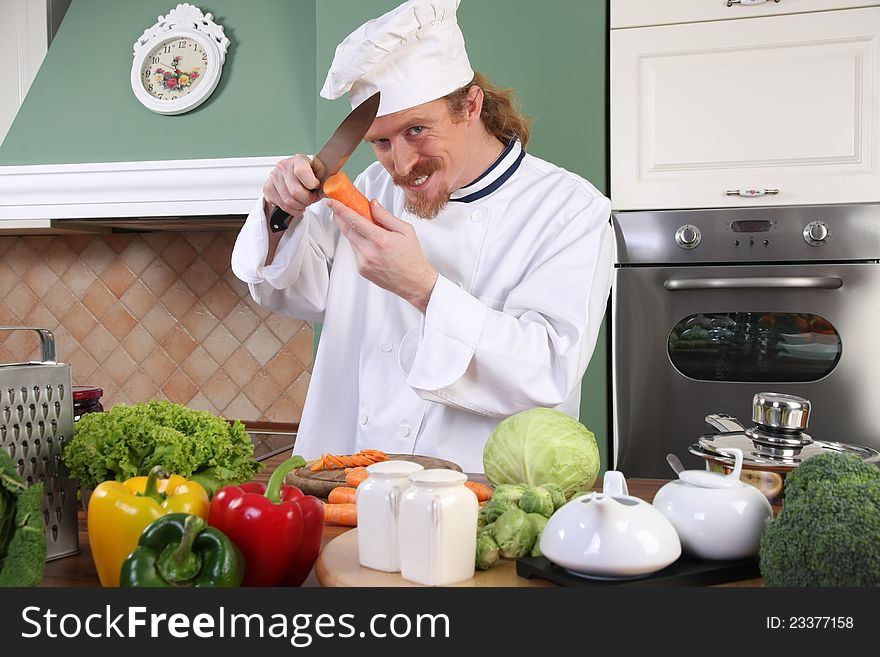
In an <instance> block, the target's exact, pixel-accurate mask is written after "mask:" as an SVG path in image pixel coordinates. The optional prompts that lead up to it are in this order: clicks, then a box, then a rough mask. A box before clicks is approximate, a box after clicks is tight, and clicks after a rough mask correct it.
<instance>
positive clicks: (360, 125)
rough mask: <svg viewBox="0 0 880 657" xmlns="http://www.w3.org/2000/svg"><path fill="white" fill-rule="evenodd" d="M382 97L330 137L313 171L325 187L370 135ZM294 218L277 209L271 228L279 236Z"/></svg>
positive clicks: (351, 115) (354, 114) (370, 101)
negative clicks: (365, 136)
mask: <svg viewBox="0 0 880 657" xmlns="http://www.w3.org/2000/svg"><path fill="white" fill-rule="evenodd" d="M379 97H380V92H378V91H377V92H376V93H374V94H373V95H372V96H370V97H369V98H367V99H366V100H365V101H364V102H362V103H361V104H360V105H358V106H357V107H355V108H354V109H353V110H352V111H351V112H349V114H348V116H346V117H345V118H344V119H343V120H342V123H340V124H339V127H338V128H336V130H334V131H333V134H332V135H330V139H328V140H327V143H326V144H324V146H323V147H322V148H321V150H320V151H318V154H317V155H315V157H314V158H313V159H312V171H314V172H315V177H316V178H317V179H318V181H319V182H320V184H321V185H323V184H324V181H325V180H327V178H329V177H330V176H332V175H333V174H334V173H339V170H340V169H342V167H343V166H344V165H345V163H346V162H347V161H348V158H349V157H351V154H352V153H353V152H354V150H355V149H356V148H357V145H358V144H359V143H360V142H361V139H363V138H364V135H365V134H367V130H369V129H370V126H371V125H372V124H373V119H375V118H376V113H377V112H378V111H379ZM320 188H321V187H320V186H319V187H317V188H316V189H314V190H312V191H317V190H318V189H320ZM290 219H291V217H290V215H289V214H287V212H285V211H284V210H282V209H281V208H275V210H273V211H272V216H271V217H270V218H269V227H270V228H271V229H272V232H273V233H279V232H281V231H282V230H286V229H287V227H288V226H289V225H290Z"/></svg>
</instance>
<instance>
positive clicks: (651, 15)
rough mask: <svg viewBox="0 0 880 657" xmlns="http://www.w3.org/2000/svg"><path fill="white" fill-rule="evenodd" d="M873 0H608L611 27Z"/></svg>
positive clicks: (829, 7)
mask: <svg viewBox="0 0 880 657" xmlns="http://www.w3.org/2000/svg"><path fill="white" fill-rule="evenodd" d="M878 4H880V2H878V1H877V0H775V1H774V0H766V2H762V1H761V0H758V1H757V2H756V1H755V0H730V2H729V3H728V0H663V2H645V0H611V16H610V20H611V29H612V30H614V29H617V28H621V27H645V26H648V25H672V24H674V23H694V22H697V21H724V20H736V19H739V18H755V17H758V16H775V15H779V14H800V13H803V12H807V11H829V10H834V9H851V8H853V7H870V6H872V5H875V6H876V5H878Z"/></svg>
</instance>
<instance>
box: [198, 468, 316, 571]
mask: <svg viewBox="0 0 880 657" xmlns="http://www.w3.org/2000/svg"><path fill="white" fill-rule="evenodd" d="M305 464H306V462H305V460H304V459H303V458H302V457H301V456H294V457H292V458H289V459H287V460H286V461H284V463H282V464H281V465H279V466H278V467H277V468H276V469H275V471H274V472H273V473H272V476H271V477H270V479H269V485H268V487H266V486H263V484H260V483H257V482H249V483H246V484H241V485H239V486H225V487H223V488H221V489H220V490H219V491H217V493H216V494H215V495H214V498H213V499H212V500H211V508H210V510H209V512H208V524H209V525H211V526H212V527H216V528H217V529H219V530H220V531H221V532H223V533H224V534H226V535H227V536H228V537H229V538H230V539H232V542H233V543H235V544H236V545H237V546H238V548H239V549H240V550H241V551H242V553H243V554H244V558H245V571H244V580H243V581H242V583H241V585H242V586H299V585H300V584H302V583H303V582H304V581H305V579H306V577H308V574H309V572H310V571H311V569H312V566H313V565H314V564H315V560H316V559H317V558H318V553H319V552H320V551H321V539H322V538H323V536H324V504H323V502H321V500H319V499H318V498H317V497H313V496H312V495H304V494H303V492H302V491H301V490H300V489H299V488H297V487H296V486H282V483H283V482H284V478H285V477H286V476H287V473H288V472H290V471H291V470H294V469H296V468H301V467H303V466H304V465H305Z"/></svg>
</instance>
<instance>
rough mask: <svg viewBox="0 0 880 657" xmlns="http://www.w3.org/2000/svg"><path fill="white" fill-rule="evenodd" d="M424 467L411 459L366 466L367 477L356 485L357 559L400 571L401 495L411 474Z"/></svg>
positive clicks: (385, 568) (378, 566) (369, 566)
mask: <svg viewBox="0 0 880 657" xmlns="http://www.w3.org/2000/svg"><path fill="white" fill-rule="evenodd" d="M420 470H424V466H422V465H420V464H418V463H413V462H411V461H382V462H381V463H374V464H372V465H369V466H367V478H366V479H365V480H364V481H363V482H361V485H360V486H358V488H357V514H358V530H357V531H358V559H359V560H360V564H361V565H362V566H364V567H366V568H373V569H375V570H384V571H385V572H389V573H396V572H398V571H400V550H399V547H398V545H399V540H398V530H397V525H398V522H397V519H398V512H399V509H400V496H401V494H402V493H403V491H404V489H406V488H407V487H409V485H410V481H409V479H408V477H409V475H411V474H412V473H414V472H418V471H420Z"/></svg>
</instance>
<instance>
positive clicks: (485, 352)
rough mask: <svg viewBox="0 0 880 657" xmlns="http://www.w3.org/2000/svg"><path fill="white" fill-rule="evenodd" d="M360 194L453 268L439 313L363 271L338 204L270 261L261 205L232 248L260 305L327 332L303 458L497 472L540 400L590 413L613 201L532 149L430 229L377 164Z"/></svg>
mask: <svg viewBox="0 0 880 657" xmlns="http://www.w3.org/2000/svg"><path fill="white" fill-rule="evenodd" d="M355 184H356V185H357V187H358V188H359V189H361V191H363V192H364V193H365V194H366V196H367V197H368V198H375V199H378V200H379V202H380V203H381V204H382V206H383V207H384V208H385V209H387V210H388V211H390V212H391V213H392V214H394V215H395V216H397V217H400V218H401V219H402V220H403V221H406V222H408V223H410V224H412V225H413V226H414V228H415V231H416V234H417V235H418V239H419V241H420V243H421V246H422V250H423V251H424V254H425V256H426V257H427V259H428V261H429V262H430V263H431V265H432V266H433V267H434V268H435V269H437V271H438V272H439V277H438V279H437V283H436V285H435V287H434V290H433V292H432V294H431V298H430V301H429V302H428V306H427V310H426V312H425V314H424V315H423V314H422V313H420V312H419V311H418V310H416V309H415V308H414V307H413V306H412V305H410V304H409V303H408V302H406V301H404V300H403V299H401V298H400V297H398V296H397V295H395V294H393V293H391V292H388V291H386V290H384V289H382V288H380V287H378V286H377V285H375V284H373V283H372V282H370V281H368V280H367V279H365V278H364V277H362V276H361V275H360V274H359V273H358V271H357V265H356V263H355V258H354V254H353V251H352V247H351V245H350V244H349V243H348V240H347V239H346V238H345V237H344V236H342V235H341V233H340V232H339V230H338V229H337V227H336V224H334V222H333V219H332V215H331V212H330V210H329V208H328V207H327V204H326V202H325V201H323V200H322V201H320V202H318V203H316V204H313V205H312V206H310V207H309V209H308V210H307V211H306V213H305V215H304V216H303V219H302V220H301V221H300V222H299V223H298V224H296V225H295V227H291V228H289V229H288V230H287V231H286V233H285V234H284V236H283V237H282V238H281V241H280V243H279V245H278V249H277V251H276V255H275V258H274V259H273V261H272V263H271V264H270V265H268V266H265V265H264V263H265V261H266V255H267V253H268V227H267V221H266V217H265V215H264V211H263V201H262V199H261V200H259V201H258V202H257V205H256V207H255V208H254V210H253V211H252V212H251V214H250V215H249V216H248V218H247V221H246V222H245V224H244V226H243V227H242V230H241V232H240V234H239V235H238V239H237V240H236V243H235V247H234V249H233V253H232V270H233V272H234V273H235V275H236V276H238V278H240V279H241V280H243V281H245V282H246V283H248V286H249V288H250V293H251V295H252V296H253V298H254V300H255V301H256V302H257V303H259V304H260V305H263V306H265V307H267V308H270V309H272V310H274V311H276V312H278V313H281V314H284V315H289V316H291V317H297V318H300V319H304V320H307V321H313V322H323V323H324V325H323V330H322V333H321V339H320V341H319V344H318V349H317V352H316V355H315V362H314V367H313V372H312V378H311V383H310V385H309V390H308V393H307V396H306V402H305V407H304V409H303V415H302V419H301V421H300V424H299V431H298V434H297V439H296V445H295V452H296V453H297V454H301V455H302V456H303V457H305V458H306V459H312V458H317V457H319V456H320V455H321V454H322V453H328V452H329V453H335V454H350V453H354V452H357V451H359V450H361V449H365V448H372V449H380V450H383V451H385V452H387V453H393V454H422V455H430V456H436V457H439V458H443V459H447V460H450V461H453V462H455V463H458V464H459V465H460V466H461V467H462V468H463V470H464V471H465V472H483V458H482V455H483V446H484V445H485V443H486V440H487V439H488V438H489V436H490V434H491V433H492V430H493V429H494V428H495V426H496V425H497V424H498V422H499V421H500V420H502V419H503V418H505V417H507V416H509V415H512V414H514V413H517V412H519V411H523V410H526V409H528V408H532V407H535V406H546V407H554V408H558V409H559V410H561V411H564V412H566V413H568V414H569V415H571V416H573V417H578V411H579V406H580V390H581V378H582V376H583V374H584V372H585V370H586V368H587V365H588V364H589V361H590V357H591V355H592V352H593V348H594V346H595V343H596V338H597V335H598V332H599V326H600V323H601V320H602V316H603V314H604V312H605V307H606V304H607V300H608V294H609V290H610V287H611V276H612V271H613V253H614V236H613V232H612V230H611V226H610V223H609V217H610V211H611V204H610V202H609V200H608V199H607V198H605V197H604V196H603V195H602V194H601V193H600V192H599V191H598V190H597V189H596V188H595V187H593V185H591V184H590V183H589V182H587V181H586V180H584V179H583V178H581V177H579V176H577V175H575V174H573V173H571V172H569V171H566V170H564V169H561V168H559V167H557V166H554V165H552V164H550V163H548V162H545V161H543V160H541V159H538V158H536V157H533V156H531V155H529V154H527V153H526V152H525V151H524V150H523V149H522V147H521V145H520V144H519V142H517V141H513V142H511V143H510V144H509V145H508V147H507V148H506V149H505V151H504V152H503V153H502V154H501V156H499V158H498V159H497V160H496V161H495V162H494V163H493V164H492V166H491V167H489V169H487V170H486V171H485V172H484V173H483V174H482V175H481V176H480V177H479V178H477V179H476V180H475V181H474V182H472V183H471V184H469V185H467V186H466V187H464V188H462V189H460V190H458V191H456V192H455V193H453V194H452V196H451V199H450V202H449V204H448V205H447V206H446V208H445V209H444V210H443V211H442V212H441V213H440V214H439V215H438V216H437V217H435V218H434V219H431V220H424V219H421V218H418V217H416V216H415V215H412V214H410V213H409V212H407V211H406V210H405V209H404V193H403V191H402V190H401V189H400V188H398V187H396V186H395V185H394V184H393V183H392V181H391V178H390V176H389V175H388V173H387V172H386V171H385V169H384V168H383V167H382V165H381V164H379V163H378V162H377V163H374V164H372V165H371V166H369V167H368V168H367V169H366V170H365V171H364V172H363V173H362V174H361V175H360V176H358V178H357V180H356V181H355Z"/></svg>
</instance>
